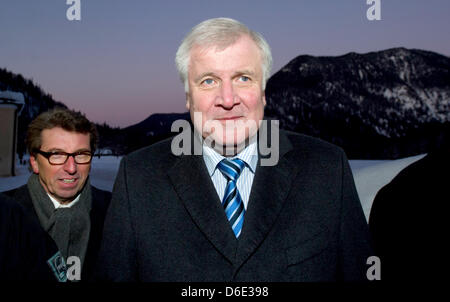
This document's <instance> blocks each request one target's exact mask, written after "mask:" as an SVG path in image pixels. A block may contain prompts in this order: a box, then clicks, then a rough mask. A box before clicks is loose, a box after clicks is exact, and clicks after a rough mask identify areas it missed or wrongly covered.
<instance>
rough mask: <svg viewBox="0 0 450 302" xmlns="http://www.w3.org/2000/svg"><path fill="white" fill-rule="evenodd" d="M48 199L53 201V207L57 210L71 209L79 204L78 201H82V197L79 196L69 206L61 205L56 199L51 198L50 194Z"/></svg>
mask: <svg viewBox="0 0 450 302" xmlns="http://www.w3.org/2000/svg"><path fill="white" fill-rule="evenodd" d="M47 195H48V197H50V200H51V201H52V203H53V205H54V206H55V209H59V208H70V207H72V206H73V205H74V204H76V203H77V202H78V200H80V195H81V194H78V196H77V197H76V198H75V199H74V200H72V201H71V202H69V203H68V204H61V203H59V202H58V201H57V200H56V199H55V198H53V196H51V195H50V194H48V193H47Z"/></svg>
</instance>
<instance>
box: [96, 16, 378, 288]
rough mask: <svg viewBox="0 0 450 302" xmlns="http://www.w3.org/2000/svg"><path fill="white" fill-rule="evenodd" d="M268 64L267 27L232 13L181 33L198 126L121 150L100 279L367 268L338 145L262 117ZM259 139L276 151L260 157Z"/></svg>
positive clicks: (189, 101) (334, 274)
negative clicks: (273, 157) (271, 157)
mask: <svg viewBox="0 0 450 302" xmlns="http://www.w3.org/2000/svg"><path fill="white" fill-rule="evenodd" d="M271 63H272V56H271V52H270V47H269V46H268V44H267V42H266V41H265V40H264V38H263V37H262V36H261V35H260V34H258V33H256V32H254V31H252V30H250V29H249V28H247V27H246V26H245V25H243V24H242V23H240V22H238V21H235V20H232V19H228V18H216V19H210V20H206V21H204V22H202V23H200V24H198V25H197V26H195V27H194V28H193V29H192V30H191V31H190V32H189V34H188V35H187V36H186V37H185V39H184V40H183V42H182V44H181V45H180V47H179V49H178V51H177V54H176V65H177V68H178V70H179V73H180V76H181V79H182V81H183V83H184V87H185V91H186V107H187V108H188V109H189V111H190V114H191V119H192V121H193V125H194V130H193V132H192V139H193V144H187V142H186V141H183V148H185V147H186V145H184V144H187V145H189V146H191V150H189V148H188V150H187V152H186V149H183V152H178V151H179V150H175V149H176V148H175V147H177V144H174V141H175V138H174V139H168V140H165V141H162V142H160V143H157V144H154V145H152V146H150V147H146V148H144V149H141V150H138V151H136V152H134V153H132V154H129V155H128V156H126V157H125V158H124V159H123V160H122V162H121V165H120V168H119V172H118V175H117V178H116V183H115V186H114V191H113V197H112V203H111V207H110V209H109V210H108V213H107V218H106V221H105V227H104V237H103V238H104V241H103V244H102V248H101V263H100V267H99V277H100V278H101V279H105V280H112V281H178V282H180V281H181V282H183V281H336V280H346V281H348V280H363V279H365V278H366V277H365V276H366V261H367V258H368V257H369V256H370V253H371V250H370V246H369V239H368V238H369V237H368V230H367V223H366V220H365V218H364V214H363V211H362V209H361V205H360V203H359V199H358V195H357V193H356V190H355V185H354V182H353V178H352V175H351V171H350V168H349V165H348V161H347V159H346V156H345V154H344V152H343V151H342V150H341V149H339V148H338V147H336V146H333V145H331V144H328V143H325V142H323V141H320V140H317V139H313V138H310V137H307V136H303V135H299V134H294V133H289V132H284V131H280V132H279V133H278V131H277V128H276V127H274V128H270V129H269V128H267V127H262V125H263V123H264V122H265V121H264V120H263V117H264V106H265V104H266V97H265V94H264V90H265V84H266V81H267V80H268V77H269V75H270V69H271ZM269 134H270V135H269ZM187 137H191V136H190V135H188V136H187ZM269 141H270V142H269ZM264 142H269V143H270V146H271V148H272V151H273V152H276V153H277V154H278V156H277V159H278V160H277V161H276V162H272V163H271V164H264V161H263V160H264V159H267V154H266V153H263V152H261V147H262V146H263V145H265V143H264ZM198 143H200V144H198ZM199 145H200V149H201V154H198V152H197V151H198V149H197V150H195V149H196V146H197V147H198V146H199ZM189 151H191V152H189Z"/></svg>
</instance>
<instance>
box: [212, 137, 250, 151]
mask: <svg viewBox="0 0 450 302" xmlns="http://www.w3.org/2000/svg"><path fill="white" fill-rule="evenodd" d="M205 141H206V142H207V145H208V146H209V147H211V148H213V149H214V150H216V152H218V153H220V154H222V155H224V156H234V155H236V154H237V153H239V152H241V151H242V150H243V149H244V148H245V147H246V146H247V145H248V143H249V142H248V138H246V137H242V138H240V139H239V138H236V139H223V138H215V137H211V136H209V137H207V138H206V140H205Z"/></svg>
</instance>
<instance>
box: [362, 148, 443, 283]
mask: <svg viewBox="0 0 450 302" xmlns="http://www.w3.org/2000/svg"><path fill="white" fill-rule="evenodd" d="M449 175H450V146H449V145H447V146H444V147H442V148H441V149H440V150H436V151H434V152H431V153H430V154H428V155H427V156H425V157H424V158H422V159H421V160H419V161H416V162H414V163H412V164H411V165H409V166H408V167H406V168H405V169H403V170H402V171H401V172H400V173H399V174H398V175H397V176H396V177H395V178H394V179H393V180H392V181H391V182H390V183H389V184H387V185H386V186H384V187H383V188H382V189H381V190H380V191H379V192H378V193H377V195H376V197H375V199H374V202H373V204H372V208H371V211H370V217H369V227H370V231H371V233H372V238H373V243H374V249H375V252H376V254H377V255H378V256H379V257H380V259H381V280H387V281H389V280H391V281H408V282H409V281H419V280H420V281H425V280H428V281H433V282H435V281H438V280H442V281H443V280H447V278H448V276H447V275H448V271H449V264H448V261H447V258H448V255H449V254H450V249H449V247H448V244H447V238H448V217H449V213H450V211H449V210H450V205H449V200H450V194H449V189H448V187H449V185H450V181H449V179H450V177H449Z"/></svg>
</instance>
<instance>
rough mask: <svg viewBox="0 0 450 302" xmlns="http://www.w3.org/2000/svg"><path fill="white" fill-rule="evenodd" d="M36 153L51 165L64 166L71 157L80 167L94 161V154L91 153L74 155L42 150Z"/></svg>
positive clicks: (81, 152) (85, 152)
mask: <svg viewBox="0 0 450 302" xmlns="http://www.w3.org/2000/svg"><path fill="white" fill-rule="evenodd" d="M35 152H36V153H39V154H41V155H42V156H44V157H45V158H46V159H47V160H48V162H49V163H50V164H51V165H64V164H65V163H66V162H67V159H68V158H69V156H72V157H73V159H74V160H75V163H77V164H79V165H83V164H88V163H90V162H91V160H92V153H91V152H89V151H80V152H74V153H67V152H60V151H58V152H44V151H42V150H35Z"/></svg>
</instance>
